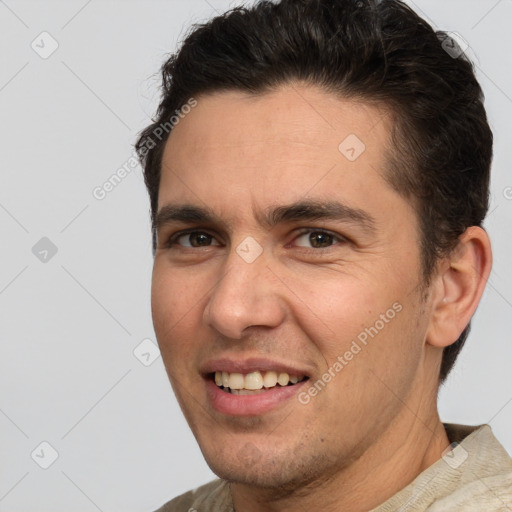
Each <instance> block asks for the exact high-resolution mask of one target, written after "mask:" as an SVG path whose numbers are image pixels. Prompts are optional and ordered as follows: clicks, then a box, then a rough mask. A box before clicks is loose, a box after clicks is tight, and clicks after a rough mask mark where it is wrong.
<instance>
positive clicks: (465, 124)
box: [137, 0, 512, 512]
mask: <svg viewBox="0 0 512 512" xmlns="http://www.w3.org/2000/svg"><path fill="white" fill-rule="evenodd" d="M457 48H458V47H457V46H456V45H455V43H454V41H452V40H451V39H449V38H448V37H447V35H446V34H443V33H438V34H436V33H435V32H434V31H433V30H432V28H431V27H430V26H429V25H428V24H427V23H425V21H423V20H422V19H420V18H419V17H418V16H417V15H416V14H415V13H414V12H413V11H412V10H410V9H409V8H408V7H406V6H405V5H404V4H402V3H401V2H399V1H397V0H383V1H377V0H365V1H361V0H359V1H355V0H281V1H279V2H274V3H273V2H259V3H257V4H255V5H253V6H252V7H248V8H239V9H234V10H233V11H231V12H229V13H227V14H225V15H223V16H219V17H217V18H214V19H213V20H211V21H210V22H209V23H206V24H205V25H202V26H199V27H196V28H195V30H194V31H193V32H192V33H191V34H190V35H189V36H188V37H187V38H186V40H185V41H184V43H183V45H182V47H181V49H180V50H179V52H178V53H177V54H176V55H174V56H172V57H171V58H170V59H169V60H168V61H167V62H166V63H165V65H164V67H163V97H162V101H161V104H160V106H159V109H158V113H157V119H156V120H155V122H154V123H153V124H152V125H151V126H149V127H148V128H147V129H146V130H145V131H144V132H143V133H142V134H141V137H140V139H139V141H138V143H137V149H138V152H139V155H140V157H141V160H142V162H143V165H144V170H145V179H146V184H147V187H148V190H149V195H150V200H151V209H152V217H153V226H154V244H155V246H154V248H155V262H154V272H153V286H152V312H153V321H154V326H155V332H156V336H157V339H158V342H159V346H160V349H161V353H162V357H163V360H164V364H165V367H166V370H167V373H168V376H169V379H170V381H171V384H172V386H173V388H174V391H175V394H176V396H177V399H178V401H179V403H180V406H181V408H182V410H183V413H184V415H185V417H186V419H187V421H188V423H189V425H190V427H191V429H192V431H193V433H194V435H195V437H196V439H197V441H198V443H199V446H200V448H201V450H202V453H203V455H204V457H205V459H206V461H207V463H208V465H209V466H210V468H211V469H212V470H213V471H214V472H215V473H216V474H217V475H218V476H219V477H220V478H219V479H218V480H216V481H214V482H212V483H210V484H207V485H205V486H203V487H201V488H199V489H197V490H195V491H191V492H188V493H186V494H184V495H182V496H180V497H178V498H175V499H174V500H172V501H171V502H169V503H168V504H166V505H164V506H163V507H162V508H161V509H160V511H161V512H167V511H194V510H197V511H200V512H206V511H220V512H225V511H226V512H227V511H232V510H236V511H237V512H257V511H275V512H285V511H291V510H294V511H295V510H322V511H325V512H334V511H351V512H362V511H368V510H373V511H378V512H384V511H396V510H401V511H406V510H407V511H412V510H414V511H416V510H418V511H419V510H429V511H441V510H443V511H445V510H456V511H459V510H463V511H495V510H496V511H498V510H512V490H511V489H512V461H511V459H510V457H509V456H508V455H507V453H506V451H505V450H504V449H503V448H502V447H501V445H500V444H499V443H498V441H497V440H496V439H495V438H494V436H493V434H492V432H491V429H490V427H489V426H487V425H484V426H480V427H468V426H461V425H451V424H443V423H442V422H441V419H440V418H439V415H438V412H437V393H438V389H439V386H440V384H441V383H442V382H443V380H444V379H445V378H446V376H447V374H448V372H449V371H450V369H451V368H452V366H453V364H454V362H455V359H456V356H457V354H458V352H459V350H460V349H461V347H462V345H463V344H464V341H465V339H466V336H467V334H468V331H469V323H470V320H471V317H472V315H473V313H474V312H475V310H476V307H477V305H478V302H479V300H480V298H481V296H482V292H483V290H484V287H485V284H486V281H487V278H488V276H489V273H490V268H491V248H490V242H489V238H488V236H487V234H486V232H485V231H484V229H483V228H482V227H481V226H482V222H483V220H484V217H485V214H486V211H487V208H488V186H489V169H490V163H491V157H492V134H491V131H490V129H489V126H488V123H487V119H486V114H485V110H484V108H483V105H482V92H481V89H480V87H479V85H478V83H477V81H476V79H475V77H474V74H473V70H472V67H471V64H470V63H469V62H468V61H467V60H466V58H465V56H464V55H463V54H462V53H461V52H458V51H457Z"/></svg>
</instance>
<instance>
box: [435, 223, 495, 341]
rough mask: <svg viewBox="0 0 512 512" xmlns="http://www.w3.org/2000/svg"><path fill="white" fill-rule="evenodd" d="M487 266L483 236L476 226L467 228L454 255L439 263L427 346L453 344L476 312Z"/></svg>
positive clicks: (487, 251)
mask: <svg viewBox="0 0 512 512" xmlns="http://www.w3.org/2000/svg"><path fill="white" fill-rule="evenodd" d="M491 266H492V251H491V243H490V240H489V236H488V235H487V232H486V231H485V230H484V229H483V228H480V227H478V226H471V227H469V228H468V229H466V231H465V232H464V233H463V234H462V235H461V236H460V238H459V244H458V245H457V247H456V248H455V249H454V251H452V253H451V254H450V255H449V256H447V257H446V259H445V260H443V262H441V265H440V270H439V273H438V275H437V278H436V283H435V284H434V286H435V287H436V289H435V293H434V294H433V295H432V297H433V299H432V310H431V311H432V312H431V318H430V322H429V328H428V331H427V338H426V341H427V343H428V344H430V345H432V346H435V347H440V348H443V347H447V346H448V345H451V344H452V343H454V342H455V341H457V339H458V338H459V336H460V334H461V333H462V331H463V330H464V328H465V327H466V326H467V325H468V323H469V321H470V320H471V317H472V316H473V314H474V313H475V311H476V308H477V306H478V303H479V302H480V299H481V297H482V294H483V291H484V289H485V285H486V283H487V280H488V278H489V274H490V272H491Z"/></svg>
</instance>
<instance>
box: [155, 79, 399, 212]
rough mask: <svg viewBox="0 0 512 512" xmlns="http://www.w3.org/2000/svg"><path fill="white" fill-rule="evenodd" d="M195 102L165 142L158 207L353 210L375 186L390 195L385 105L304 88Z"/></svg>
mask: <svg viewBox="0 0 512 512" xmlns="http://www.w3.org/2000/svg"><path fill="white" fill-rule="evenodd" d="M196 100H197V106H195V107H194V108H193V109H191V111H190V112H189V113H188V114H186V115H185V116H184V117H183V118H182V119H181V120H180V122H179V123H178V124H177V125H176V126H175V127H174V129H173V131H172V132H171V135H170V136H169V138H168V141H167V143H166V146H165V150H164V154H163V159H162V177H161V183H160V193H159V207H161V206H162V205H163V204H165V203H167V202H169V201H173V200H176V199H177V198H178V197H183V198H186V199H187V200H188V201H189V202H196V203H202V204H208V205H209V206H213V207H215V206H218V207H219V208H220V209H224V210H226V209H227V207H228V204H229V202H232V203H233V204H237V205H238V206H243V205H244V204H245V205H248V204H251V205H253V206H254V205H255V204H258V205H260V206H261V207H262V208H263V207H264V206H266V205H268V204H275V203H276V199H282V201H283V202H292V201H297V200H299V199H301V198H304V197H306V196H308V197H313V198H314V199H319V200H321V199H329V198H334V196H338V197H337V198H339V196H343V199H344V200H345V202H346V203H347V204H350V203H351V202H354V201H358V200H360V199H361V197H362V196H364V195H368V191H369V190H370V189H373V190H375V188H379V187H380V188H386V189H388V191H387V192H388V193H391V192H392V191H391V189H390V187H389V185H388V184H387V182H386V181H385V180H384V179H383V174H384V170H385V166H386V164H387V158H386V153H387V150H388V140H389V133H390V125H389V119H390V116H389V115H388V112H387V110H386V109H385V108H383V107H378V106H376V105H370V104H369V103H364V102H361V101H355V100H349V99H343V98H339V97H337V96H335V95H333V94H329V93H326V92H324V91H322V90H320V89H318V88H315V87H311V86H304V85H299V84H295V85H292V84H289V85H287V86H282V87H280V88H279V89H277V90H274V91H272V92H266V93H264V94H259V95H254V94H247V93H243V92H240V91H226V92H221V93H214V94H208V95H204V96H200V97H197V98H196ZM216 202H217V203H218V204H217V205H216V204H215V203H216Z"/></svg>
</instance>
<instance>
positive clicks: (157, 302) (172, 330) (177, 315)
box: [151, 265, 201, 371]
mask: <svg viewBox="0 0 512 512" xmlns="http://www.w3.org/2000/svg"><path fill="white" fill-rule="evenodd" d="M182 281H183V280H182V279H180V276H179V274H178V273H173V272H164V271H160V269H159V268H158V265H156V266H155V269H154V272H153V281H152V287H151V311H152V316H153V326H154V329H155V334H156V337H157V340H158V344H159V347H160V351H161V353H162V357H163V359H164V363H165V365H166V367H168V368H169V366H176V367H177V366H179V367H180V368H184V367H185V366H186V363H185V362H187V361H189V362H190V361H191V357H189V356H191V355H192V353H193V347H194V343H195V342H197V339H196V338H198V337H197V336H195V335H194V332H196V330H197V326H198V325H199V321H200V318H199V317H198V315H199V316H200V315H201V312H200V307H201V306H200V300H201V294H200V293H199V290H198V289H197V287H194V286H190V283H188V284H187V283H184V282H182ZM178 361H179V362H180V363H179V364H178ZM180 371H181V370H180Z"/></svg>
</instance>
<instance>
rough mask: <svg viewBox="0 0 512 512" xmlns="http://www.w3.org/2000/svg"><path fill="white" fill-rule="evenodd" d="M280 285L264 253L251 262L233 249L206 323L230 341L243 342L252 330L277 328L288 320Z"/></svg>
mask: <svg viewBox="0 0 512 512" xmlns="http://www.w3.org/2000/svg"><path fill="white" fill-rule="evenodd" d="M280 284H281V283H280V280H279V279H278V277H276V274H275V273H274V272H273V271H272V270H270V268H269V265H268V261H267V259H266V258H265V255H264V254H262V255H260V256H259V257H258V258H257V259H256V260H255V261H252V262H250V263H248V262H247V261H245V260H244V259H243V258H242V257H241V256H240V255H239V254H238V253H237V252H236V251H235V250H233V251H232V252H231V253H230V254H229V256H228V257H227V259H226V263H225V266H224V268H223V276H222V277H221V278H220V279H219V281H218V282H217V284H216V285H215V287H214V288H213V290H212V293H211V295H210V297H209V300H208V302H207V304H206V307H205V309H204V313H203V320H204V322H205V323H206V324H207V325H209V326H211V327H213V328H214V329H215V330H217V331H218V332H219V333H220V334H222V335H223V336H226V337H228V338H231V339H241V338H242V337H243V336H244V331H245V330H246V329H247V328H249V327H254V326H259V327H277V326H279V325H280V324H281V323H282V322H283V320H284V318H285V307H284V301H283V297H281V295H280V292H279V287H280Z"/></svg>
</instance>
